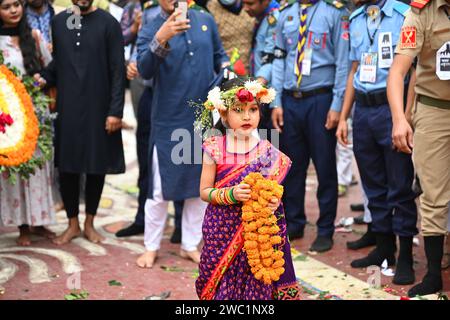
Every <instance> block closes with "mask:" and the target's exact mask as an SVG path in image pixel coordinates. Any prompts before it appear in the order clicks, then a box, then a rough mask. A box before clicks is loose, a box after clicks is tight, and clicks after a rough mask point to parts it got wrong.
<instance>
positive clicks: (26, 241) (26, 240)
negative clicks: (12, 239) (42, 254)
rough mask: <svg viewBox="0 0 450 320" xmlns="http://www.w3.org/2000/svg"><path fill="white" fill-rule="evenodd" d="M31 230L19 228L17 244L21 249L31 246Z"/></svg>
mask: <svg viewBox="0 0 450 320" xmlns="http://www.w3.org/2000/svg"><path fill="white" fill-rule="evenodd" d="M30 235H31V233H30V228H29V227H20V228H19V237H18V238H17V240H16V242H17V244H18V245H19V246H21V247H28V246H30V245H31V240H30Z"/></svg>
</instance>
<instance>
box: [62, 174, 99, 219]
mask: <svg viewBox="0 0 450 320" xmlns="http://www.w3.org/2000/svg"><path fill="white" fill-rule="evenodd" d="M104 184H105V175H94V174H88V175H86V187H85V202H86V213H87V214H90V215H95V214H96V213H97V209H98V204H99V203H100V197H101V196H102V192H103V186H104ZM59 185H60V191H61V197H62V200H63V202H64V207H65V209H66V212H67V217H68V218H69V219H70V218H75V217H77V216H78V213H79V212H80V209H79V206H80V174H78V173H67V172H60V173H59Z"/></svg>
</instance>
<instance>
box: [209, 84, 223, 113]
mask: <svg viewBox="0 0 450 320" xmlns="http://www.w3.org/2000/svg"><path fill="white" fill-rule="evenodd" d="M208 101H209V102H211V103H212V104H213V105H214V108H215V109H222V108H223V104H224V102H223V100H222V99H221V97H220V88H219V87H215V88H214V89H212V90H211V91H209V92H208Z"/></svg>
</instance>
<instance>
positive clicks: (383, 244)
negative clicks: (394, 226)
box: [350, 233, 395, 268]
mask: <svg viewBox="0 0 450 320" xmlns="http://www.w3.org/2000/svg"><path fill="white" fill-rule="evenodd" d="M375 237H376V241H377V247H376V248H375V249H374V250H372V251H371V252H370V253H369V254H368V256H367V257H364V258H362V259H356V260H353V261H352V262H351V264H350V265H351V266H352V267H353V268H367V267H370V266H381V264H382V263H383V261H384V260H385V259H387V262H388V265H389V266H393V265H395V236H394V235H393V234H382V233H377V234H376V235H375Z"/></svg>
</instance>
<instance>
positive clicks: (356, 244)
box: [347, 223, 376, 250]
mask: <svg viewBox="0 0 450 320" xmlns="http://www.w3.org/2000/svg"><path fill="white" fill-rule="evenodd" d="M375 244H376V238H375V234H374V233H373V232H372V224H371V223H369V224H368V225H367V231H366V233H364V235H363V236H362V237H361V238H360V239H358V240H355V241H348V242H347V248H349V249H351V250H358V249H362V248H366V247H370V246H374V245H375Z"/></svg>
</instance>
